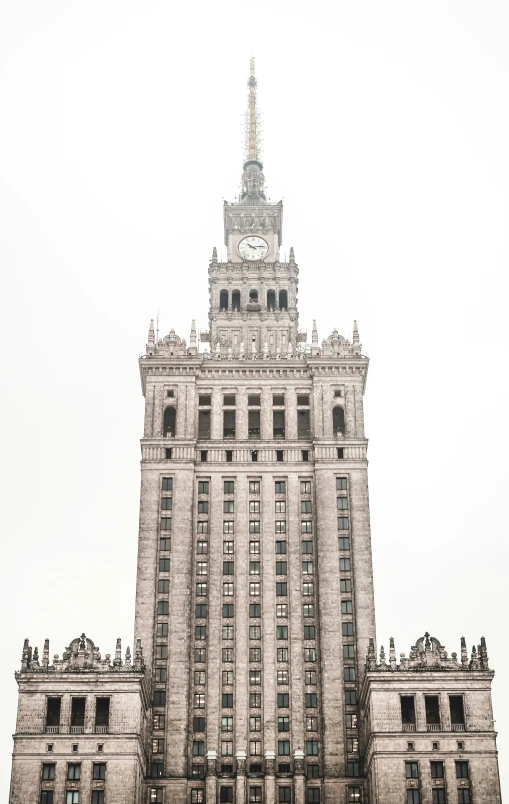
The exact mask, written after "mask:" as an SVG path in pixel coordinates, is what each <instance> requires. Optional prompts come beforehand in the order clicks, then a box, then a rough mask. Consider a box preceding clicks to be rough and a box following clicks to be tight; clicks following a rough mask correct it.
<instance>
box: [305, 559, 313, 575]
mask: <svg viewBox="0 0 509 804" xmlns="http://www.w3.org/2000/svg"><path fill="white" fill-rule="evenodd" d="M302 574H303V575H313V562H312V561H303V562H302Z"/></svg>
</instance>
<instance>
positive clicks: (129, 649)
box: [124, 645, 131, 667]
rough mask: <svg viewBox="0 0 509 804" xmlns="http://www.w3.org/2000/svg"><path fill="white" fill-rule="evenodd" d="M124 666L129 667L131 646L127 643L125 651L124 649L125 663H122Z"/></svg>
mask: <svg viewBox="0 0 509 804" xmlns="http://www.w3.org/2000/svg"><path fill="white" fill-rule="evenodd" d="M124 666H125V667H131V648H130V647H129V645H128V646H127V648H126V651H125V663H124Z"/></svg>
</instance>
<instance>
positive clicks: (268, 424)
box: [260, 388, 272, 441]
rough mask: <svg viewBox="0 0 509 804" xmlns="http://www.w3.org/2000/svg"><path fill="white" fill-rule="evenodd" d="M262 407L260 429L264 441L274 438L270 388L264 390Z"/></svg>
mask: <svg viewBox="0 0 509 804" xmlns="http://www.w3.org/2000/svg"><path fill="white" fill-rule="evenodd" d="M261 402H262V407H261V411H260V430H261V434H260V435H261V439H262V441H268V440H271V439H272V391H271V390H270V388H264V389H263V390H262V399H261Z"/></svg>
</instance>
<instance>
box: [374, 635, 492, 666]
mask: <svg viewBox="0 0 509 804" xmlns="http://www.w3.org/2000/svg"><path fill="white" fill-rule="evenodd" d="M489 669H490V667H489V664H488V651H487V649H486V640H485V638H484V637H481V641H480V643H479V645H478V646H477V648H476V646H475V645H473V646H472V652H471V655H470V660H469V658H468V652H467V643H466V641H465V637H461V658H460V660H459V661H458V654H457V653H452V654H451V656H450V657H449V656H448V654H447V651H446V650H445V649H444V647H443V646H442V645H441V644H440V642H439V641H438V639H436V638H435V637H432V636H430V635H429V634H428V632H426V633H425V634H424V636H422V637H420V638H419V639H418V640H417V642H416V643H415V645H412V648H411V649H410V654H409V655H408V657H406V656H405V654H404V653H400V660H399V664H398V662H397V660H396V650H395V648H394V638H393V637H391V638H390V645H389V661H388V662H387V659H386V656H385V649H384V647H383V646H382V647H381V648H380V659H379V661H378V662H377V657H376V653H375V643H374V640H373V639H370V640H369V648H368V653H367V656H366V671H367V672H368V673H369V672H378V673H391V672H408V671H413V672H432V671H441V672H444V671H445V672H447V671H454V670H456V671H457V670H470V671H473V670H489Z"/></svg>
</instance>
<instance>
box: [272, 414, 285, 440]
mask: <svg viewBox="0 0 509 804" xmlns="http://www.w3.org/2000/svg"><path fill="white" fill-rule="evenodd" d="M272 417H273V436H274V438H284V437H285V412H284V410H274V411H273V412H272Z"/></svg>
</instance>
